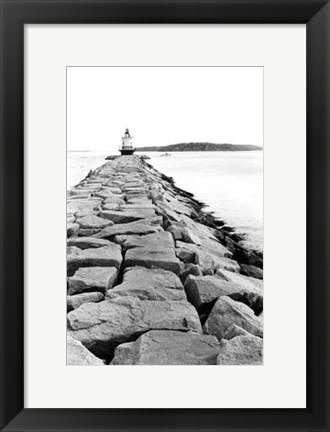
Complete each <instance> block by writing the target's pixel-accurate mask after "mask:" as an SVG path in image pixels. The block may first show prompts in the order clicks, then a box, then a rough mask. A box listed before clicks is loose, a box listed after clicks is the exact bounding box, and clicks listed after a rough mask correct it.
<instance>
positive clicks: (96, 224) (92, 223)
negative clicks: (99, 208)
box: [77, 214, 113, 229]
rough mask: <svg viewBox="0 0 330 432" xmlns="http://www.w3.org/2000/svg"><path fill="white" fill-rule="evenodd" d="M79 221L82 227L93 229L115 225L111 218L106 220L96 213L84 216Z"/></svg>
mask: <svg viewBox="0 0 330 432" xmlns="http://www.w3.org/2000/svg"><path fill="white" fill-rule="evenodd" d="M77 223H78V224H79V225H80V228H86V229H88V228H92V229H103V228H105V227H106V226H110V225H113V222H112V221H110V220H105V219H103V218H101V217H98V216H95V215H92V214H91V215H88V216H84V217H82V218H79V219H77Z"/></svg>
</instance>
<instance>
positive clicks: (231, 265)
mask: <svg viewBox="0 0 330 432" xmlns="http://www.w3.org/2000/svg"><path fill="white" fill-rule="evenodd" d="M176 247H177V252H176V253H177V256H178V257H179V258H180V259H181V260H182V261H183V262H185V263H195V264H198V265H199V266H200V268H201V269H202V271H203V273H204V274H206V275H212V274H214V272H215V271H216V270H217V269H219V268H222V269H227V270H229V271H233V272H239V270H240V267H239V265H238V263H237V262H236V261H233V260H232V259H230V258H227V257H224V256H218V255H214V254H213V253H210V252H209V251H206V250H204V249H203V246H198V245H195V244H192V243H184V242H181V241H177V242H176Z"/></svg>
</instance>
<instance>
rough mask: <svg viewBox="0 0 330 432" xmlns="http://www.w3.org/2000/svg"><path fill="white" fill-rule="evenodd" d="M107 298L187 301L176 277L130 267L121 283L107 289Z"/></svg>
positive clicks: (157, 270)
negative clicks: (126, 297) (128, 297)
mask: <svg viewBox="0 0 330 432" xmlns="http://www.w3.org/2000/svg"><path fill="white" fill-rule="evenodd" d="M107 296H108V297H109V298H116V297H123V296H130V297H137V298H139V299H140V300H172V301H179V300H180V301H183V300H187V298H186V294H185V292H184V289H183V286H182V284H181V281H180V279H179V278H178V276H177V275H175V274H174V273H172V272H170V271H166V270H163V269H146V268H144V267H131V268H128V269H127V270H126V271H125V273H124V280H123V283H121V284H120V285H117V286H116V287H114V288H112V289H109V290H108V292H107Z"/></svg>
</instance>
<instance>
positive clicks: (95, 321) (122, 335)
mask: <svg viewBox="0 0 330 432" xmlns="http://www.w3.org/2000/svg"><path fill="white" fill-rule="evenodd" d="M68 325H69V328H70V329H71V331H72V332H73V337H74V338H75V339H78V340H80V341H81V342H82V343H83V344H84V345H85V346H86V347H87V348H88V349H90V350H91V351H92V352H93V353H94V354H96V355H98V356H99V357H101V358H108V359H109V358H111V355H112V354H113V350H114V348H115V347H116V346H117V345H119V344H120V343H123V342H130V341H132V339H135V338H136V337H138V336H140V335H141V334H142V333H145V332H147V331H149V330H159V329H163V330H164V329H166V330H180V331H189V330H192V331H195V332H197V333H202V329H201V324H200V321H199V317H198V315H197V312H196V310H195V308H194V307H193V306H192V305H190V304H189V303H188V302H180V301H150V300H138V299H136V298H133V297H122V298H117V299H112V300H105V301H102V302H100V303H85V304H83V305H81V306H80V307H79V308H78V309H75V310H73V311H71V312H69V313H68Z"/></svg>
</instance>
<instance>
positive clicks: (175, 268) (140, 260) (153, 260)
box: [124, 247, 181, 274]
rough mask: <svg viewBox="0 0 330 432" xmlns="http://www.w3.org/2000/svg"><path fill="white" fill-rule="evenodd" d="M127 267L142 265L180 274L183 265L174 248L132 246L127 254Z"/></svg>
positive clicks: (125, 260) (125, 262) (125, 261)
mask: <svg viewBox="0 0 330 432" xmlns="http://www.w3.org/2000/svg"><path fill="white" fill-rule="evenodd" d="M124 265H125V267H132V266H142V267H147V268H162V269H164V270H169V271H172V272H173V273H176V274H179V273H180V271H181V265H180V261H179V260H178V258H177V257H176V256H175V253H174V249H163V250H162V249H159V248H158V247H157V248H155V249H152V248H150V249H149V248H144V247H138V248H132V249H129V250H128V251H127V252H126V254H125V259H124Z"/></svg>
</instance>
